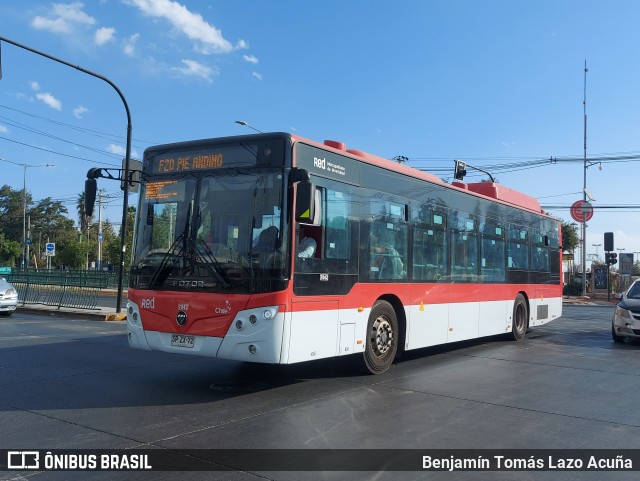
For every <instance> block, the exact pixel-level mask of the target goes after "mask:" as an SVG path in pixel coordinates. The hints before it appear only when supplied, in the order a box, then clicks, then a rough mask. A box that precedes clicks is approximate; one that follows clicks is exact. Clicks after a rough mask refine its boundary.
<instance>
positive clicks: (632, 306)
mask: <svg viewBox="0 0 640 481" xmlns="http://www.w3.org/2000/svg"><path fill="white" fill-rule="evenodd" d="M611 336H612V337H613V340H614V341H615V342H623V341H624V338H625V337H630V338H640V279H638V280H636V281H634V282H633V284H631V287H629V290H627V292H625V293H624V294H623V295H622V299H620V302H619V303H618V305H617V306H616V310H615V312H614V313H613V321H612V323H611Z"/></svg>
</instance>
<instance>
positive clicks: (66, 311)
mask: <svg viewBox="0 0 640 481" xmlns="http://www.w3.org/2000/svg"><path fill="white" fill-rule="evenodd" d="M16 312H18V313H28V314H39V315H44V316H46V315H50V316H64V317H73V318H75V319H85V320H88V321H126V319H127V311H126V309H124V308H122V309H121V311H120V313H116V308H115V307H96V308H95V309H74V308H69V307H56V306H47V305H44V304H25V305H24V306H22V305H20V304H19V305H18V308H17V309H16Z"/></svg>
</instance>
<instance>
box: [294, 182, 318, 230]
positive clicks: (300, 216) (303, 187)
mask: <svg viewBox="0 0 640 481" xmlns="http://www.w3.org/2000/svg"><path fill="white" fill-rule="evenodd" d="M315 213H316V186H315V185H314V184H312V183H311V182H309V181H308V180H302V181H300V182H298V184H297V186H296V222H302V223H303V224H312V223H313V221H314V219H315Z"/></svg>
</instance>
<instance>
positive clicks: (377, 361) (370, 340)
mask: <svg viewBox="0 0 640 481" xmlns="http://www.w3.org/2000/svg"><path fill="white" fill-rule="evenodd" d="M397 351H398V319H397V316H396V311H395V310H394V309H393V307H392V306H391V304H389V303H388V302H387V301H378V302H376V303H375V304H374V306H373V309H371V314H370V315H369V321H368V323H367V338H366V348H365V351H364V354H363V362H364V366H363V367H364V368H365V369H366V371H368V372H369V373H371V374H381V373H383V372H385V371H386V370H387V369H389V367H390V366H391V364H392V363H393V360H394V359H395V357H396V352H397Z"/></svg>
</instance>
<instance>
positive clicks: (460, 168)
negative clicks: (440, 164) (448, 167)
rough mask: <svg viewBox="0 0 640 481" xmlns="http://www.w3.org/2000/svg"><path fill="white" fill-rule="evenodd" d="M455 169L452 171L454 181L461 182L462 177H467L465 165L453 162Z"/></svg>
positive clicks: (460, 162)
mask: <svg viewBox="0 0 640 481" xmlns="http://www.w3.org/2000/svg"><path fill="white" fill-rule="evenodd" d="M454 162H455V163H456V164H455V169H454V171H453V177H454V178H455V179H456V180H459V181H462V180H463V179H464V176H465V175H467V164H466V163H465V162H463V161H461V160H455V161H454Z"/></svg>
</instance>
